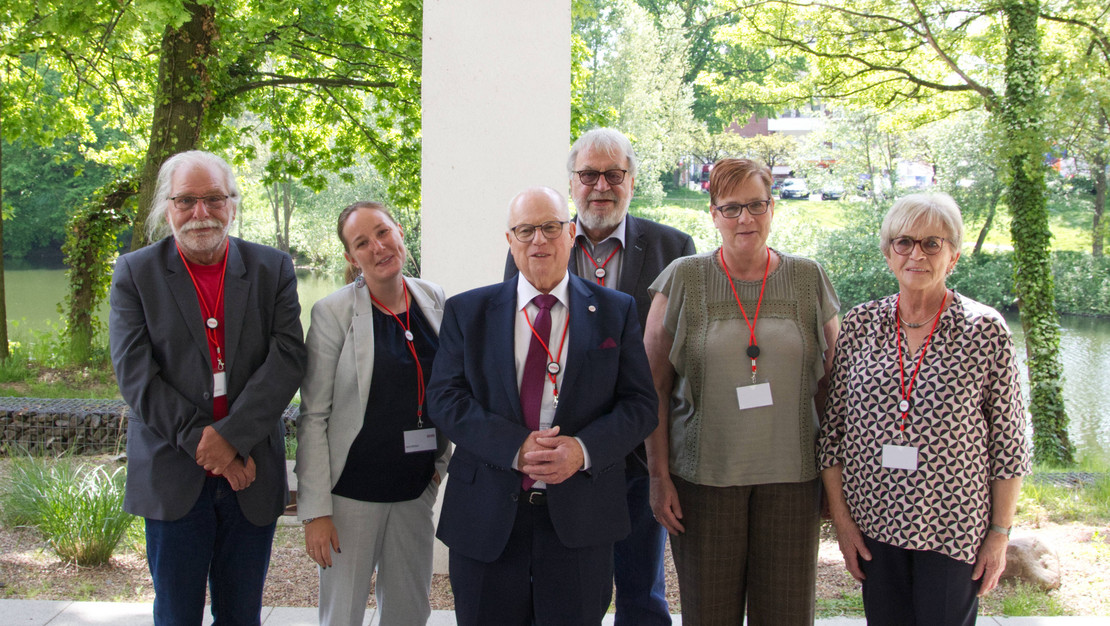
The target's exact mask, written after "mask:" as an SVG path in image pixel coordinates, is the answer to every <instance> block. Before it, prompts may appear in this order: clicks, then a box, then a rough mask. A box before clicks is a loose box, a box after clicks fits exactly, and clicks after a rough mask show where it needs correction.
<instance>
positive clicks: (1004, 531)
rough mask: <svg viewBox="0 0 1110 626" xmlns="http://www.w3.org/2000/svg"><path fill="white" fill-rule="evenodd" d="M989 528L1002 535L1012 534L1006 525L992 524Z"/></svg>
mask: <svg viewBox="0 0 1110 626" xmlns="http://www.w3.org/2000/svg"><path fill="white" fill-rule="evenodd" d="M989 529H990V530H993V531H994V532H996V533H998V534H1000V535H1003V536H1005V537H1009V536H1010V529H1009V528H1007V527H1005V526H999V525H998V524H991V525H990V527H989Z"/></svg>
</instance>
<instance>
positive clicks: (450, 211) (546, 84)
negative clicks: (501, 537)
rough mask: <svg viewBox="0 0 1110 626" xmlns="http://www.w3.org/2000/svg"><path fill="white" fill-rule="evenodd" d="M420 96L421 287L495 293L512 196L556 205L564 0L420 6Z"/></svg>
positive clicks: (430, 1) (560, 171)
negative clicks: (489, 288) (538, 195)
mask: <svg viewBox="0 0 1110 626" xmlns="http://www.w3.org/2000/svg"><path fill="white" fill-rule="evenodd" d="M422 92H423V136H424V140H423V150H422V158H423V166H422V172H421V177H422V184H421V188H422V195H423V200H422V208H421V238H422V244H421V266H422V267H421V276H422V277H423V278H426V279H428V280H430V281H433V282H436V283H439V284H440V285H443V288H444V289H445V290H446V291H447V295H448V296H451V295H454V294H457V293H459V292H461V291H465V290H467V289H471V288H474V287H480V286H482V285H488V284H490V283H495V282H500V281H501V277H502V274H503V272H504V268H505V253H506V252H507V251H508V249H509V245H508V243H506V241H505V228H506V219H507V212H508V205H509V200H511V199H512V198H513V196H515V195H516V194H517V193H518V192H520V191H521V190H522V189H524V188H526V187H531V186H534V185H547V186H549V187H554V188H555V189H558V190H559V192H560V193H563V194H566V190H567V175H566V165H565V163H566V156H567V150H568V148H569V147H570V0H481V1H479V2H469V1H464V0H425V2H424V61H423V85H422ZM444 486H445V485H444ZM444 486H441V487H440V495H441V498H440V499H439V500H437V501H436V508H435V516H436V523H437V524H438V521H439V505H440V503H441V502H442V494H443V487H444ZM434 569H435V572H436V573H437V574H445V573H447V548H446V546H444V545H443V544H442V543H440V542H438V541H437V542H436V549H435V562H434Z"/></svg>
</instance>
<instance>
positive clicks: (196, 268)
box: [185, 260, 227, 421]
mask: <svg viewBox="0 0 1110 626" xmlns="http://www.w3.org/2000/svg"><path fill="white" fill-rule="evenodd" d="M185 262H186V263H188V264H189V270H190V271H191V272H192V274H193V279H194V280H195V281H196V283H195V284H196V287H197V298H198V299H199V300H200V312H201V315H202V316H203V318H204V319H203V320H202V321H205V322H206V321H207V319H208V317H209V315H210V314H211V315H212V317H215V318H216V322H217V326H216V329H215V330H211V329H209V328H208V326H207V324H205V326H204V331H205V335H206V336H207V337H208V354H209V358H211V359H212V361H211V363H212V372H213V373H215V372H218V371H220V370H219V366H218V360H217V353H216V346H217V345H219V347H220V353H221V354H220V356H222V358H223V361H224V363H225V364H226V363H227V349H226V344H225V342H224V300H223V298H221V297H220V289H221V288H222V287H223V280H222V279H223V272H224V264H223V263H217V264H215V265H197V264H196V263H191V262H189V261H188V260H186V261H185ZM217 302H218V303H219V306H217V304H216V303H217ZM213 308H215V310H214V311H213V310H212V309H213ZM225 385H226V383H225ZM225 417H227V394H224V395H219V396H215V397H213V398H212V418H213V419H214V420H215V421H219V420H221V419H223V418H225Z"/></svg>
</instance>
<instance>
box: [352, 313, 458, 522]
mask: <svg viewBox="0 0 1110 626" xmlns="http://www.w3.org/2000/svg"><path fill="white" fill-rule="evenodd" d="M410 311H411V318H410V322H411V328H412V334H413V338H414V343H415V345H416V353H417V355H419V357H420V365H421V367H422V368H423V373H424V384H427V383H428V379H429V378H430V377H431V375H432V360H433V359H434V358H435V353H436V350H437V349H438V348H439V338H438V337H437V336H436V334H435V331H433V330H432V325H431V324H430V323H429V322H428V320H427V318H425V317H424V314H423V313H422V312H421V311H420V307H418V306H416V304H415V303H414V304H413V305H412V306H411V307H410ZM398 317H400V318H401V320H402V321H405V314H404V313H401V314H399V315H398ZM406 343H407V342H406V340H405V331H404V329H402V328H401V325H400V324H398V323H397V320H395V319H394V318H393V316H392V315H390V314H388V313H385V312H383V311H380V310H378V308H377V307H374V376H373V378H372V380H371V381H370V395H369V397H368V399H367V402H366V415H365V417H364V418H363V424H362V430H360V431H359V433H358V436H357V437H355V441H354V443H352V444H351V450H350V452H349V453H348V454H347V463H346V464H345V465H344V466H343V473H342V474H340V476H339V481H338V482H337V483H336V484H335V487H334V488H332V493H333V494H335V495H338V496H343V497H345V498H351V499H354V500H361V501H364V502H402V501H405V500H413V499H415V498H418V497H420V494H421V493H422V492H423V491H424V489H425V488H426V487H427V486H428V481H430V480H431V479H432V475H433V474H434V473H435V459H436V456H437V454H438V452H437V451H436V450H429V451H426V452H412V453H406V452H405V431H407V430H416V429H417V417H416V397H417V395H416V364H415V362H414V361H413V358H412V353H411V352H409V349H408V346H407V345H406ZM422 421H423V425H422V426H421V428H434V426H433V425H432V422H431V420H429V419H428V406H427V400H425V402H424V415H423V420H422ZM436 438H437V440H439V444H440V445H439V446H438V448H439V450H443V447H444V443H445V441H443V435H442V434H441V433H438V432H437V433H436Z"/></svg>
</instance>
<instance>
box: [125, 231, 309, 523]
mask: <svg viewBox="0 0 1110 626" xmlns="http://www.w3.org/2000/svg"><path fill="white" fill-rule="evenodd" d="M109 299H110V301H111V305H112V309H111V313H110V314H109V317H108V329H109V345H110V348H111V352H112V367H113V368H114V369H115V371H116V379H117V381H118V382H119V390H120V394H121V395H122V396H123V399H124V400H125V401H126V402H127V404H128V405H130V407H131V412H130V414H129V419H128V423H127V491H126V495H125V497H124V503H123V507H124V509H125V510H126V511H127V512H129V513H133V514H135V515H141V516H143V517H148V518H151V519H157V520H167V521H172V520H176V519H179V518H181V517H182V516H184V515H185V514H186V513H188V512H189V510H190V509H191V508H192V507H193V505H194V504H195V503H196V500H197V497H198V496H199V495H200V491H201V488H202V487H203V485H204V479H205V471H204V468H202V467H200V466H199V465H197V463H196V451H197V444H198V443H200V436H201V431H202V430H203V429H204V427H206V426H209V425H211V426H213V427H215V429H216V430H217V431H219V433H220V435H222V436H223V437H224V438H225V439H227V440H228V442H230V443H231V445H232V446H234V447H235V449H236V450H237V451H238V452H239V455H240V456H241V457H243V458H244V459H245V458H247V457H248V456H249V457H252V458H254V462H255V464H256V478H255V481H254V483H252V484H251V486H250V487H247V488H246V489H243V490H242V491H239V492H237V494H236V495H237V497H238V500H239V506H240V508H242V510H243V514H244V515H245V516H246V518H247V519H248V520H250V521H251V522H252V523H254V524H257V525H260V526H261V525H265V524H269V523H271V522H273V521H274V520H275V519H277V517H278V516H279V515H281V513H282V511H283V510H284V508H285V503H286V501H287V500H288V497H289V490H288V487H287V485H286V481H285V427H284V425H283V424H282V421H281V415H282V412H283V411H284V410H285V407H286V406H288V404H289V401H290V400H291V399H292V398H293V394H294V393H296V391H297V387H298V386H300V383H301V377H302V376H303V375H304V367H305V347H304V340H303V335H302V333H301V321H300V314H301V307H300V304H299V302H298V300H297V277H296V275H295V274H294V273H293V262H292V260H291V259H290V258H289V255H287V254H285V253H283V252H280V251H278V250H275V249H273V248H270V247H267V246H262V245H259V244H254V243H250V242H246V241H243V240H241V239H235V238H232V239H231V243H230V245H229V249H228V255H227V270H226V274H225V278H224V311H225V328H224V336H225V341H226V344H227V345H226V346H225V354H224V360H225V363H226V364H227V396H228V410H229V413H228V416H227V417H226V418H224V419H222V420H220V421H219V422H215V423H213V421H212V392H213V389H212V385H213V380H212V363H211V358H210V356H209V352H208V340H207V338H206V337H205V329H204V319H203V316H202V315H201V310H200V302H199V301H198V300H197V293H196V288H195V287H194V286H193V282H192V279H191V278H190V277H189V273H188V271H187V270H186V268H185V263H184V262H183V261H182V260H181V257H180V255H178V253H177V249H176V247H175V246H174V239H173V237H172V236H171V237H166V238H165V239H163V240H161V241H159V242H157V243H154V244H152V245H150V246H147V247H146V248H143V249H142V250H137V251H135V252H132V253H130V254H125V255H123V256H121V257H120V258H119V259H118V260H117V261H116V269H115V273H114V274H113V276H112V291H111V294H110V297H109Z"/></svg>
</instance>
